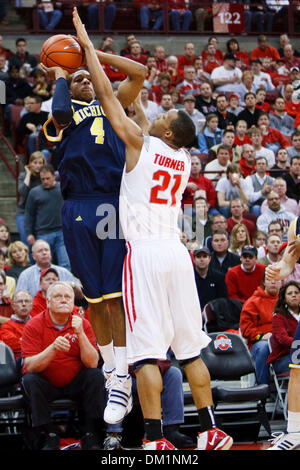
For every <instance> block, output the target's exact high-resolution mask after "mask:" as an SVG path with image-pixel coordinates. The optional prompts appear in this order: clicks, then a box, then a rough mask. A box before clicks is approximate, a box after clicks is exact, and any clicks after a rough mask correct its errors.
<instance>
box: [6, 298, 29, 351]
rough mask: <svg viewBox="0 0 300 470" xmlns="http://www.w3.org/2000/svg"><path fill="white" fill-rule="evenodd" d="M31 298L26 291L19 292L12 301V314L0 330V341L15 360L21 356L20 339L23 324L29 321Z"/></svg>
mask: <svg viewBox="0 0 300 470" xmlns="http://www.w3.org/2000/svg"><path fill="white" fill-rule="evenodd" d="M31 307H32V297H31V295H30V294H29V292H28V291H26V290H19V291H18V292H16V293H15V294H14V297H13V300H12V308H13V313H12V315H11V317H10V319H9V320H8V321H7V322H5V323H3V325H2V326H1V329H0V340H1V341H3V342H4V343H5V344H7V345H8V346H9V347H10V348H11V350H12V351H13V353H14V356H15V359H16V360H18V358H19V357H20V355H21V337H22V333H23V329H24V326H25V324H26V323H27V322H28V320H30V318H31V316H30V313H31Z"/></svg>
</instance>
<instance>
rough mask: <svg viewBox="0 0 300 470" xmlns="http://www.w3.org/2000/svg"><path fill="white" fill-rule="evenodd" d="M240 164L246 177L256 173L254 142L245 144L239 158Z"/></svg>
mask: <svg viewBox="0 0 300 470" xmlns="http://www.w3.org/2000/svg"><path fill="white" fill-rule="evenodd" d="M238 163H239V165H240V168H241V172H242V175H243V177H244V178H247V176H249V175H252V173H255V150H254V147H253V145H252V144H245V145H244V146H243V150H242V153H241V158H240V160H239V162H238Z"/></svg>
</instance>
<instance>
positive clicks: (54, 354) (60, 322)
mask: <svg viewBox="0 0 300 470" xmlns="http://www.w3.org/2000/svg"><path fill="white" fill-rule="evenodd" d="M47 307H48V308H47V310H46V311H44V312H42V313H41V314H39V315H37V316H36V317H35V318H32V319H31V320H30V321H29V322H28V323H27V324H26V325H25V328H24V330H23V335H22V343H21V351H22V357H23V359H24V366H23V370H22V372H23V374H24V375H23V378H22V382H23V386H24V390H25V393H26V396H27V398H28V400H29V403H30V410H31V418H32V426H33V428H34V429H35V431H37V432H39V433H41V432H42V431H44V432H46V433H47V435H46V440H45V442H44V445H43V450H58V449H59V444H60V441H59V436H58V435H57V434H56V433H55V432H54V430H53V428H52V426H51V407H50V404H51V402H52V401H53V400H55V399H58V398H60V397H64V398H65V397H68V398H73V399H77V400H78V399H79V400H80V401H79V403H80V407H81V410H82V414H83V422H82V438H81V448H82V449H83V450H100V446H99V444H98V442H97V438H96V434H95V423H96V420H99V419H100V418H101V417H102V414H103V408H104V405H105V394H104V379H103V374H102V372H101V370H100V369H99V368H98V367H97V366H98V361H99V352H98V348H97V344H96V341H95V336H94V333H93V330H92V327H91V325H90V323H89V322H88V320H86V319H84V318H81V317H80V316H79V315H73V308H74V292H73V289H72V287H71V286H69V285H68V284H66V283H63V282H60V281H58V282H56V283H54V284H52V286H50V288H49V290H48V292H47Z"/></svg>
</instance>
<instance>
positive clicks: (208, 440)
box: [197, 428, 233, 450]
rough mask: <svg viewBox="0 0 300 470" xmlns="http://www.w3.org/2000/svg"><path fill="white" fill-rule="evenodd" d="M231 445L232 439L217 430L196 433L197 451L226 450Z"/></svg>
mask: <svg viewBox="0 0 300 470" xmlns="http://www.w3.org/2000/svg"><path fill="white" fill-rule="evenodd" d="M232 444H233V439H232V437H231V436H228V434H226V433H225V432H224V431H221V429H218V428H212V429H209V430H208V431H204V432H199V433H198V438H197V450H228V449H230V447H231V446H232Z"/></svg>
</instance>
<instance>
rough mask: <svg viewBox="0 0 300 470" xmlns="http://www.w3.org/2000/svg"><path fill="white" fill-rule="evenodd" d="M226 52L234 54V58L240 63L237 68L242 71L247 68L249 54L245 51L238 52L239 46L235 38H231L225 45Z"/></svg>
mask: <svg viewBox="0 0 300 470" xmlns="http://www.w3.org/2000/svg"><path fill="white" fill-rule="evenodd" d="M226 48H227V52H228V53H230V54H234V55H235V57H236V58H237V59H238V61H239V62H240V64H239V67H240V68H241V69H242V70H243V69H245V68H249V66H250V60H249V54H248V52H246V51H240V45H239V43H238V41H237V40H236V39H235V38H231V39H229V40H228V41H227V43H226Z"/></svg>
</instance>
